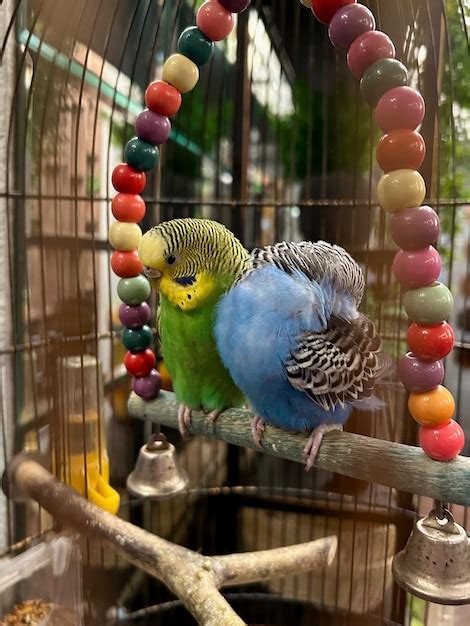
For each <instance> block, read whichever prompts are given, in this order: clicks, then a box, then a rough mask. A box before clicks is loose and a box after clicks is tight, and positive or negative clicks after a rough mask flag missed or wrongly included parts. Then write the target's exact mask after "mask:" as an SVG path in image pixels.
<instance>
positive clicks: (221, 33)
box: [109, 0, 464, 461]
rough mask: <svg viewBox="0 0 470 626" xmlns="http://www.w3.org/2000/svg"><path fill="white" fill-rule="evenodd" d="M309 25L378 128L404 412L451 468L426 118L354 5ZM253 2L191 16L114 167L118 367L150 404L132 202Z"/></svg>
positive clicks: (352, 0) (365, 14)
mask: <svg viewBox="0 0 470 626" xmlns="http://www.w3.org/2000/svg"><path fill="white" fill-rule="evenodd" d="M300 1H301V3H302V4H303V5H304V6H306V7H309V8H311V11H312V12H313V14H314V16H315V17H316V18H317V19H318V20H319V21H320V22H322V23H324V24H326V25H328V26H329V31H328V32H329V37H330V40H331V42H332V44H333V45H334V46H335V47H336V48H338V49H340V50H344V51H345V52H347V63H348V66H349V68H350V70H351V72H352V74H353V75H354V76H355V77H356V79H357V80H359V81H360V90H361V92H362V95H363V97H364V98H365V100H366V101H367V102H368V103H369V104H370V105H371V106H372V107H374V109H375V111H374V113H375V120H376V122H377V125H378V126H379V127H380V128H381V129H382V131H384V133H385V134H384V135H383V137H382V138H381V139H380V141H379V143H378V146H377V151H376V156H377V162H378V164H379V165H380V167H381V168H382V170H383V171H384V174H383V176H382V178H381V179H380V181H379V183H378V188H377V196H378V201H379V204H380V206H381V207H382V208H383V209H384V210H385V211H387V212H388V213H391V214H392V216H391V233H392V238H393V240H394V241H395V243H396V244H397V245H398V246H399V247H400V248H401V250H400V251H398V252H397V254H396V255H395V259H394V262H393V272H394V274H395V277H396V278H397V280H398V281H399V282H400V283H401V284H402V285H403V286H404V287H405V288H406V289H407V290H408V291H407V293H406V294H405V296H404V307H405V310H406V313H407V315H408V317H409V319H410V321H411V325H410V326H409V329H408V334H407V340H408V345H409V348H410V350H411V351H410V352H408V353H407V354H406V355H405V356H404V357H402V359H401V360H400V363H399V376H400V379H401V381H402V382H403V384H404V385H405V387H406V388H407V389H408V390H409V391H410V392H411V395H410V397H409V402H408V404H409V409H410V413H411V414H412V416H413V417H414V419H415V420H416V421H417V422H418V423H419V424H420V434H419V440H420V445H421V446H422V448H423V450H424V451H425V453H426V454H427V455H428V456H430V457H431V458H433V459H436V460H439V461H449V460H451V459H453V458H455V457H456V456H457V455H458V454H460V452H461V451H462V449H463V446H464V433H463V430H462V428H461V427H460V426H459V425H458V423H457V422H455V421H454V420H453V416H454V411H455V402H454V399H453V397H452V394H451V393H450V392H449V391H448V390H447V389H446V388H445V387H443V386H442V383H443V380H444V366H443V362H442V359H444V358H445V357H446V356H447V355H448V354H449V353H450V352H451V350H452V348H453V345H454V342H455V336H454V332H453V330H452V327H451V326H450V325H449V324H448V323H447V320H448V318H449V316H450V314H451V312H452V309H453V298H452V294H451V293H450V291H449V289H448V288H447V287H446V286H445V285H444V284H442V283H440V282H438V279H439V276H440V273H441V259H440V256H439V254H438V252H437V250H436V249H435V247H434V245H435V243H436V241H437V239H438V237H439V231H440V226H439V218H438V216H437V214H436V213H435V212H434V211H433V209H431V208H430V207H428V206H423V205H422V203H423V201H424V198H425V196H426V185H425V182H424V179H423V177H422V176H421V174H420V173H419V172H418V169H419V167H420V166H421V165H422V163H423V161H424V158H425V154H426V146H425V142H424V139H423V137H422V136H421V135H420V134H419V132H418V131H417V129H418V128H419V126H420V125H421V123H422V122H423V119H424V116H425V103H424V100H423V98H422V96H421V94H420V93H419V92H418V91H416V90H415V89H412V88H410V87H409V85H408V71H407V69H406V67H405V66H404V65H403V63H401V62H400V61H399V60H398V59H396V58H395V54H396V52H395V47H394V45H393V42H392V41H391V40H390V38H389V37H388V35H386V34H385V33H382V32H380V31H377V30H376V29H375V28H376V23H375V18H374V16H373V14H372V13H371V12H370V10H369V9H368V8H367V7H365V6H364V5H362V4H358V3H357V2H356V0H300ZM249 4H250V0H207V1H206V2H204V3H203V4H202V5H201V6H200V8H199V10H198V12H197V16H196V24H197V26H191V27H189V28H186V29H185V30H184V31H183V33H182V34H181V36H180V38H179V40H178V46H177V52H176V53H175V54H173V55H171V56H170V57H169V58H168V59H167V60H166V62H165V63H164V66H163V71H162V80H158V81H155V82H153V83H152V84H151V85H149V87H148V88H147V91H146V93H145V102H146V105H147V107H148V109H147V110H145V111H143V112H142V113H141V114H140V115H139V116H138V117H137V120H136V137H135V138H133V139H131V140H130V141H129V142H128V144H127V145H126V148H125V160H126V163H122V164H120V165H117V166H116V168H115V170H114V172H113V176H112V181H113V185H114V188H115V189H116V191H117V192H118V194H117V195H116V196H115V198H114V199H113V201H112V211H113V215H114V217H115V218H116V220H118V221H117V222H115V223H114V224H112V225H111V228H110V233H109V238H110V242H111V244H112V246H113V247H114V248H115V252H114V253H113V255H112V259H111V265H112V269H113V271H114V272H115V273H116V274H117V275H118V276H119V277H120V281H119V284H118V294H119V297H120V298H121V300H122V301H123V304H121V306H120V309H119V319H120V321H121V322H122V324H123V325H124V326H125V329H124V330H123V333H122V340H123V344H124V346H125V347H126V348H127V349H128V350H129V351H128V352H127V354H126V356H125V359H124V363H125V366H126V368H127V370H128V372H129V373H130V374H132V375H133V376H134V377H135V378H134V380H133V385H132V386H133V390H134V392H135V393H136V394H138V395H139V396H140V397H142V398H144V399H145V400H152V399H153V398H155V397H156V396H157V395H158V393H159V391H160V388H161V384H162V381H161V377H160V374H159V373H158V372H157V371H156V369H155V355H154V353H153V352H152V350H151V349H149V346H150V345H151V343H152V332H151V329H150V328H149V326H148V325H147V323H148V322H149V319H150V307H149V305H148V304H147V303H146V302H145V301H146V300H147V299H148V298H149V296H150V284H149V283H148V281H147V279H146V278H145V277H144V276H142V275H141V274H140V273H141V271H142V265H141V263H140V261H139V259H138V256H137V247H138V244H139V241H140V238H141V236H142V233H141V230H140V227H139V226H138V222H140V221H141V220H142V219H143V217H144V215H145V203H144V201H143V200H142V198H141V197H140V196H139V195H138V194H141V193H142V191H143V189H144V187H145V184H146V177H145V172H147V171H149V170H152V169H153V168H154V167H155V166H156V164H157V162H158V158H159V150H158V147H157V146H160V145H162V144H164V143H165V142H166V141H167V140H168V139H169V137H170V133H171V122H170V120H169V119H168V118H169V117H171V116H173V115H175V114H176V113H177V112H178V111H179V109H180V107H181V103H182V94H185V93H187V92H189V91H191V90H192V89H194V87H195V86H196V84H197V82H198V80H199V68H200V67H202V66H204V65H206V64H207V63H209V61H210V60H211V58H212V55H213V51H214V42H217V41H220V40H222V39H224V38H226V37H228V35H229V34H230V33H231V31H232V29H233V27H234V23H235V22H234V17H233V14H234V13H240V12H241V11H244V10H245V9H246V8H247V7H248V6H249Z"/></svg>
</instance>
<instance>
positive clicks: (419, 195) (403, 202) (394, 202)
mask: <svg viewBox="0 0 470 626" xmlns="http://www.w3.org/2000/svg"><path fill="white" fill-rule="evenodd" d="M425 196H426V184H425V182H424V180H423V177H422V176H421V174H420V173H419V172H417V171H416V170H395V171H393V172H389V173H388V174H384V175H383V176H382V178H381V179H380V181H379V184H378V187H377V197H378V199H379V204H380V206H381V207H382V208H384V209H385V210H386V211H388V212H389V213H397V212H398V211H402V210H403V209H412V208H414V207H419V206H421V204H422V203H423V200H424V198H425Z"/></svg>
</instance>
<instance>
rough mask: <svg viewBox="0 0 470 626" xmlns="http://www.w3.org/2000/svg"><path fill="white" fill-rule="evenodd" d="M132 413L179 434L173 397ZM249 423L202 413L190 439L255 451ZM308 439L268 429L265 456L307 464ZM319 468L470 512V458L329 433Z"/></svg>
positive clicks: (134, 403) (132, 405)
mask: <svg viewBox="0 0 470 626" xmlns="http://www.w3.org/2000/svg"><path fill="white" fill-rule="evenodd" d="M129 412H130V414H131V415H132V416H133V417H138V418H141V419H147V420H150V421H152V422H155V423H157V424H162V425H163V426H169V427H171V428H178V404H177V402H176V399H175V396H174V395H173V394H172V393H169V392H161V393H160V395H159V396H158V398H156V400H152V401H151V402H146V401H144V400H142V399H141V398H139V397H138V396H136V395H135V394H132V395H131V398H130V400H129ZM251 417H252V414H251V413H250V412H249V411H247V410H245V409H230V410H228V411H225V413H222V415H221V416H220V417H219V418H218V420H217V422H216V423H215V425H213V424H211V423H209V422H208V421H207V419H206V417H205V416H204V414H203V413H198V412H194V413H193V420H192V423H191V425H190V427H189V433H190V434H192V435H204V436H206V437H212V438H215V439H219V440H221V441H225V442H227V443H231V444H234V445H237V446H243V447H245V448H254V449H256V446H255V444H254V442H253V439H252V437H251V428H250V424H251ZM307 437H308V435H306V434H295V433H290V432H288V431H285V430H281V429H279V428H275V427H274V426H266V430H265V433H264V436H263V443H262V445H263V452H266V453H268V454H271V455H273V456H277V457H282V458H284V459H289V460H291V461H297V462H298V463H303V464H305V458H304V456H303V449H304V446H305V443H306V438H307ZM315 466H316V467H318V468H320V469H324V470H328V471H330V472H337V473H338V474H344V475H345V476H351V477H353V478H358V479H360V480H366V481H368V482H371V483H379V484H382V485H386V486H387V487H394V488H395V489H398V490H399V491H408V492H411V493H416V494H418V495H422V496H428V497H430V498H434V499H435V500H443V501H445V502H452V503H454V504H462V505H464V506H470V458H467V457H463V456H459V457H457V458H456V459H455V460H453V461H450V462H448V463H439V462H438V461H433V460H432V459H430V458H429V457H427V456H426V455H425V454H424V452H423V451H422V450H421V448H418V447H415V446H407V445H404V444H401V443H394V442H391V441H382V440H380V439H373V438H372V437H364V436H363V435H355V434H353V433H348V432H331V433H328V434H327V435H326V436H325V438H324V439H323V441H322V444H321V446H320V451H319V454H318V457H317V460H316V463H315Z"/></svg>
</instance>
